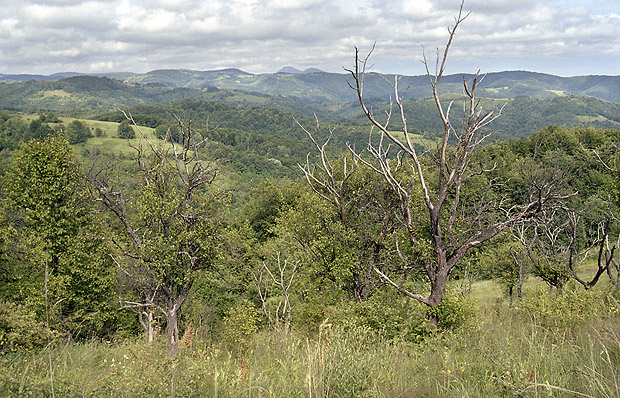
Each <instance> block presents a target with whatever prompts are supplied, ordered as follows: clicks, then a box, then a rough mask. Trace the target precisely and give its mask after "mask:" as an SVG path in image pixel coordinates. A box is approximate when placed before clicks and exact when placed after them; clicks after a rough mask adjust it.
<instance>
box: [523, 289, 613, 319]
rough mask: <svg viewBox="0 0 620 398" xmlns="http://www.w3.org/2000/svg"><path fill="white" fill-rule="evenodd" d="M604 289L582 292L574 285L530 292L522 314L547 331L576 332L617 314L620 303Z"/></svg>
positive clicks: (524, 302)
mask: <svg viewBox="0 0 620 398" xmlns="http://www.w3.org/2000/svg"><path fill="white" fill-rule="evenodd" d="M609 297H610V296H609V293H608V292H606V291H605V290H603V289H589V290H583V288H582V287H581V286H577V285H576V284H575V283H571V284H569V285H567V286H565V287H564V288H563V289H556V290H555V291H549V289H545V288H543V287H540V288H535V289H532V290H530V291H528V292H527V299H526V300H523V301H522V302H521V303H520V305H519V307H520V310H521V311H523V312H525V313H526V314H528V315H530V316H531V317H533V318H534V320H535V321H536V322H538V323H540V324H541V325H543V326H545V327H556V328H560V327H561V328H576V327H579V326H582V325H584V324H585V323H587V322H588V321H590V320H592V319H600V318H604V317H608V316H610V315H611V314H615V313H617V311H618V309H617V301H615V302H614V299H611V302H610V298H609Z"/></svg>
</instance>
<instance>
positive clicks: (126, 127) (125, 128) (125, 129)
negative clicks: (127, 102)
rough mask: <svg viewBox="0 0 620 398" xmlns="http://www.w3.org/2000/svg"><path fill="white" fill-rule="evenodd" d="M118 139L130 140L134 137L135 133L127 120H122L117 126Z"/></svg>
mask: <svg viewBox="0 0 620 398" xmlns="http://www.w3.org/2000/svg"><path fill="white" fill-rule="evenodd" d="M117 131H118V138H125V139H131V138H135V137H136V132H135V131H134V130H133V126H132V125H131V123H130V122H129V120H124V121H122V122H121V123H119V125H118V130H117Z"/></svg>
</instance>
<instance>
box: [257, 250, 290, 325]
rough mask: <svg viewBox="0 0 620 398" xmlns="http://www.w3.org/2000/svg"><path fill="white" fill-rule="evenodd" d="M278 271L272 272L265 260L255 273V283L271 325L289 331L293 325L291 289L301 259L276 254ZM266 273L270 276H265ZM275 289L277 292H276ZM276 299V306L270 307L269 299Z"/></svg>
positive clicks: (264, 312)
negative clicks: (291, 259)
mask: <svg viewBox="0 0 620 398" xmlns="http://www.w3.org/2000/svg"><path fill="white" fill-rule="evenodd" d="M275 260H276V264H277V265H278V269H277V272H276V273H275V274H274V273H273V272H271V270H270V269H269V267H268V266H267V264H266V263H265V262H264V261H263V263H262V266H261V267H260V268H259V269H258V270H257V271H256V272H255V273H254V284H255V285H256V290H257V292H258V296H259V298H260V301H261V305H262V308H263V314H264V315H265V317H266V318H267V319H268V320H269V326H271V327H272V328H273V329H275V330H278V331H283V332H284V333H288V331H289V329H290V327H291V317H292V314H293V305H292V304H291V300H290V296H289V291H290V289H291V286H292V285H293V280H294V279H295V275H296V273H297V268H298V267H299V261H289V259H284V262H282V259H281V258H280V253H276V255H275ZM265 274H266V275H268V276H269V277H268V278H267V277H265ZM274 291H275V292H274ZM274 298H275V299H276V301H277V305H276V306H275V307H276V308H275V309H273V308H269V307H270V305H269V301H272V300H271V299H274Z"/></svg>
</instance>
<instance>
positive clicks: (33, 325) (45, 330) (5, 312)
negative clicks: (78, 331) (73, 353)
mask: <svg viewBox="0 0 620 398" xmlns="http://www.w3.org/2000/svg"><path fill="white" fill-rule="evenodd" d="M54 337H55V335H54V332H52V331H51V330H50V328H49V327H47V326H46V325H45V324H44V323H42V322H39V321H37V319H36V316H35V314H34V313H32V312H30V311H28V310H26V309H25V308H24V307H22V306H19V305H17V304H15V303H12V302H0V351H16V350H21V349H26V350H28V349H32V348H35V347H41V346H44V345H46V344H48V343H49V342H50V341H51V340H52V339H53V338H54Z"/></svg>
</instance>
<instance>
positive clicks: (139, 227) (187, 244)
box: [88, 114, 219, 356]
mask: <svg viewBox="0 0 620 398" xmlns="http://www.w3.org/2000/svg"><path fill="white" fill-rule="evenodd" d="M126 117H127V118H128V119H129V120H131V121H132V123H133V125H134V127H136V129H137V130H138V132H139V135H140V136H141V141H140V142H146V144H147V147H148V148H147V149H145V148H143V147H142V145H132V144H131V143H130V146H131V147H132V148H133V149H134V150H135V154H136V156H135V161H136V167H137V171H138V175H139V178H140V182H139V184H138V185H139V189H138V190H139V193H138V195H137V196H138V197H137V198H133V199H132V200H128V199H127V197H126V195H125V193H124V192H123V189H120V188H116V189H115V188H113V186H114V185H118V181H112V180H111V179H110V176H109V175H108V173H107V172H108V170H106V169H102V170H99V171H98V172H96V173H93V174H91V175H90V176H89V178H88V179H89V182H90V185H91V187H92V188H93V189H94V190H95V193H96V196H97V198H98V201H99V202H101V203H102V204H103V206H104V207H105V208H106V209H107V210H108V211H109V212H110V213H111V214H113V215H114V217H113V218H116V220H118V221H119V222H120V229H121V230H122V231H123V232H124V233H123V234H121V235H122V238H121V239H115V238H113V237H110V240H111V241H112V242H113V243H114V245H115V246H116V248H117V249H118V251H119V253H120V257H121V258H122V259H123V260H121V261H118V262H117V264H118V265H119V267H120V268H121V269H122V271H123V273H124V274H125V275H126V276H128V277H129V278H130V279H131V280H132V281H133V282H134V286H135V287H136V288H137V290H138V294H139V296H140V297H142V298H144V301H140V302H136V301H132V300H122V306H123V307H125V308H130V309H132V310H134V311H136V312H137V313H138V315H139V316H140V315H143V316H144V315H145V316H146V320H144V318H142V319H143V321H145V325H143V326H146V327H145V329H146V331H147V334H149V335H150V333H151V332H152V317H153V310H156V309H157V310H160V311H161V312H163V313H164V315H165V319H166V334H167V341H168V352H169V355H171V356H174V355H175V354H176V352H177V349H178V343H179V330H178V319H179V314H180V311H181V308H182V306H183V303H184V302H185V300H186V298H187V296H188V294H189V292H190V289H191V287H192V284H193V281H194V278H193V274H194V273H195V272H197V271H199V270H203V269H207V268H211V267H212V266H213V260H212V259H213V258H214V257H215V256H214V250H215V246H216V242H217V240H218V225H219V221H218V220H217V218H216V211H217V209H216V208H217V206H216V205H215V201H214V200H213V197H210V196H209V195H208V191H207V186H209V185H210V184H211V183H212V182H213V181H214V179H215V178H216V176H217V174H218V164H217V163H216V162H213V161H211V160H208V159H206V158H205V157H204V155H203V152H204V147H205V144H206V138H202V137H198V138H196V137H195V131H194V129H193V128H192V126H191V123H185V122H183V121H182V120H181V119H179V118H177V121H178V123H179V127H180V130H181V136H180V139H179V140H178V143H174V142H172V137H171V134H170V130H168V134H167V135H166V136H165V137H164V139H163V141H161V142H153V141H151V140H150V139H149V138H148V137H147V136H146V135H145V134H144V132H143V131H142V129H141V128H140V127H139V126H137V125H136V123H135V121H134V120H133V119H132V117H131V115H129V114H126ZM134 206H135V207H134ZM130 207H131V209H130ZM149 338H150V337H149Z"/></svg>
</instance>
